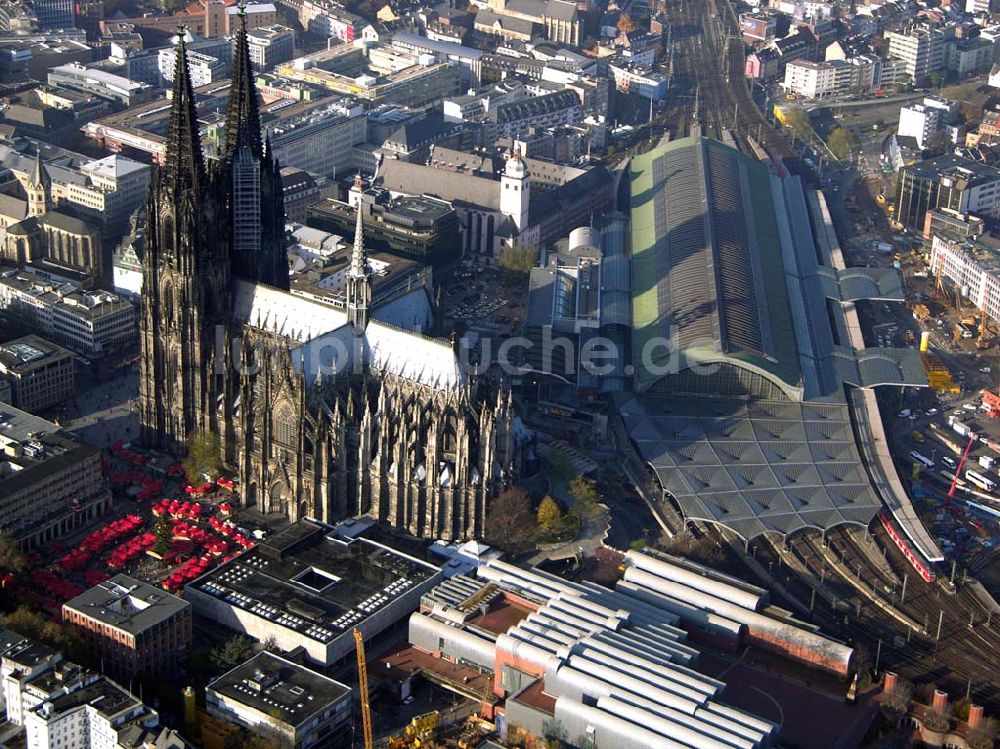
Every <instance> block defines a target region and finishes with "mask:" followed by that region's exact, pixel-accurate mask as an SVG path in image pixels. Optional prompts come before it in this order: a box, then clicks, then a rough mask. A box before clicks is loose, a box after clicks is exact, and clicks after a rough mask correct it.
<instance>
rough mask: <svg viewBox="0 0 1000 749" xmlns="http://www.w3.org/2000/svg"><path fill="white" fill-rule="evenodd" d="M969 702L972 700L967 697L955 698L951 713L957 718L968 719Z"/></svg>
mask: <svg viewBox="0 0 1000 749" xmlns="http://www.w3.org/2000/svg"><path fill="white" fill-rule="evenodd" d="M971 704H972V701H971V700H970V699H969V698H968V697H962V698H961V699H958V700H955V702H954V703H953V704H952V706H951V714H952V715H954V716H955V717H956V718H957V719H958V720H961V721H966V720H968V719H969V706H970V705H971Z"/></svg>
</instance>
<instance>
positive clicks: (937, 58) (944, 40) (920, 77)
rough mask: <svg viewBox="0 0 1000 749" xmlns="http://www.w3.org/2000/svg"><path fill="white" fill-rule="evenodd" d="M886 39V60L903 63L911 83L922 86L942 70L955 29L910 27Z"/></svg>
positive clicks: (892, 32) (887, 33) (894, 32)
mask: <svg viewBox="0 0 1000 749" xmlns="http://www.w3.org/2000/svg"><path fill="white" fill-rule="evenodd" d="M885 38H886V39H887V40H888V41H889V56H890V57H895V58H897V59H900V60H903V61H904V63H905V66H906V67H905V70H906V73H907V75H909V76H910V79H911V80H912V81H913V82H914V83H915V84H922V83H924V82H926V80H927V79H928V77H929V76H931V75H932V74H934V73H941V72H942V71H943V70H944V68H945V63H946V61H947V59H948V47H949V45H951V44H952V43H953V42H954V40H955V29H954V28H953V27H952V28H945V29H936V28H932V27H930V26H911V27H909V28H907V29H904V30H902V31H887V32H886V34H885Z"/></svg>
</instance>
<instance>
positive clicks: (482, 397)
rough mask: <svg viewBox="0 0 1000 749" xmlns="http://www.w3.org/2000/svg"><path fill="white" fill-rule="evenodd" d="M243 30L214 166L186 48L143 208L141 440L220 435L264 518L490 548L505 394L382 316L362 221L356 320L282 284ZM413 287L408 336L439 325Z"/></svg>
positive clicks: (350, 290) (509, 411)
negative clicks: (204, 142) (369, 521)
mask: <svg viewBox="0 0 1000 749" xmlns="http://www.w3.org/2000/svg"><path fill="white" fill-rule="evenodd" d="M245 24H246V19H245V17H241V20H240V24H239V28H238V31H237V34H236V37H235V41H234V44H235V49H234V73H233V81H232V90H231V95H230V103H229V112H228V117H227V122H226V125H227V126H226V145H225V149H224V151H223V153H222V156H221V158H220V159H219V160H218V161H213V162H207V161H206V160H205V159H204V157H203V155H202V149H201V142H200V134H199V131H198V120H197V114H196V111H195V101H194V95H193V91H192V86H191V79H190V75H189V71H188V67H187V53H186V50H185V48H184V42H183V40H181V41H180V42H179V47H178V55H177V73H176V75H175V76H174V89H173V99H172V105H171V106H172V115H171V124H170V130H169V133H168V139H167V145H166V149H167V150H166V162H165V164H164V166H163V167H161V168H159V169H158V170H157V173H156V175H155V178H154V180H153V184H152V186H151V189H150V194H149V198H148V201H147V205H146V226H147V230H146V243H145V249H144V254H143V257H142V263H143V290H142V309H141V317H140V326H141V337H140V341H141V356H140V422H141V434H142V440H143V442H144V443H145V444H146V445H148V446H150V447H153V448H156V449H160V450H163V451H166V452H169V453H172V454H175V455H180V454H182V453H183V452H184V449H185V445H186V444H187V443H188V441H189V440H190V439H191V438H192V436H193V435H197V434H202V433H211V434H213V435H216V437H217V441H218V443H219V445H220V451H221V453H222V458H223V461H224V463H225V464H226V465H227V466H229V467H230V468H231V469H232V470H233V471H234V472H235V473H236V474H237V475H238V478H239V481H240V499H241V502H242V503H243V504H245V505H257V506H258V508H259V509H260V510H261V511H262V512H265V513H270V512H280V513H284V514H285V515H287V516H288V517H289V518H290V519H291V520H293V521H294V520H298V519H300V518H303V517H314V518H317V519H320V520H324V521H335V520H338V519H340V518H344V517H348V516H352V515H356V514H363V513H368V514H371V515H372V516H374V517H376V518H377V519H379V520H381V521H383V522H387V523H390V524H392V525H393V526H396V527H399V528H402V529H405V530H407V531H409V532H411V533H413V534H415V535H418V536H422V537H427V538H443V539H469V538H476V537H481V536H482V535H483V533H484V528H485V522H486V511H487V505H488V502H489V500H490V498H491V496H493V495H494V494H495V493H496V492H497V491H499V490H500V489H501V488H502V487H503V486H504V485H505V484H506V483H507V482H508V481H509V480H510V479H511V477H512V474H513V471H515V470H516V468H517V463H518V459H517V456H518V446H517V444H516V435H515V429H514V413H513V407H512V403H511V398H510V393H509V392H508V391H507V390H506V389H505V388H503V387H502V386H498V385H493V386H492V387H491V386H488V385H487V384H486V383H485V382H482V381H480V380H479V379H478V378H477V377H476V376H475V374H474V373H467V372H466V371H465V369H464V368H463V367H462V366H461V362H460V361H459V359H458V356H457V355H456V352H455V350H454V348H453V346H452V345H451V344H450V343H448V342H446V341H442V340H439V339H434V338H429V337H428V336H425V335H423V334H422V333H421V332H420V331H419V330H416V331H414V330H407V329H405V328H406V325H407V323H404V322H402V320H401V319H400V320H396V319H394V314H398V313H396V312H395V311H394V310H393V309H389V308H388V307H389V306H390V305H387V307H386V308H384V309H379V308H377V307H374V308H373V306H372V288H371V287H372V274H371V270H370V268H369V265H368V258H367V255H366V253H365V250H364V237H363V235H362V229H361V221H360V220H358V222H357V229H356V235H355V242H354V250H353V256H352V261H351V264H350V268H349V270H348V271H347V272H348V277H347V283H346V286H347V309H346V312H345V311H344V310H339V309H336V308H332V307H329V306H327V305H324V304H323V303H321V302H316V301H313V300H308V299H305V298H303V297H301V296H296V295H293V294H291V293H290V292H289V291H288V288H289V279H288V261H287V254H286V245H285V228H284V207H283V201H282V188H281V179H280V169H279V165H278V163H277V161H276V159H274V157H273V154H272V153H271V149H270V148H269V144H268V143H267V142H265V141H263V140H262V137H261V128H260V120H259V114H258V102H257V91H256V87H255V83H254V77H253V71H252V67H251V63H250V56H249V52H248V47H247V38H246V25H245ZM359 219H360V214H359ZM414 293H415V294H421V295H423V297H422V298H421V299H417V298H414V299H413V300H407V305H406V309H407V318H406V320H407V321H408V323H409V324H410V325H411V326H412V320H413V315H414V313H413V310H414V309H422V307H421V305H423V307H427V309H428V314H427V319H428V321H429V320H430V319H431V315H430V311H429V300H427V298H426V296H427V295H426V292H425V291H424V290H422V289H421V290H419V291H416V292H414ZM331 351H333V352H335V353H337V354H338V356H339V359H338V360H337V361H336V362H333V360H332V359H331V360H330V361H327V360H326V359H324V357H329V356H330V353H329V352H331Z"/></svg>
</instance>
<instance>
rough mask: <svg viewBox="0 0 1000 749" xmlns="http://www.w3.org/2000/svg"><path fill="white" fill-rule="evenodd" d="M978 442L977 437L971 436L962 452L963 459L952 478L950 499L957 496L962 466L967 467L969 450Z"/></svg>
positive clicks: (949, 492) (949, 491)
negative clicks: (956, 489) (956, 491)
mask: <svg viewBox="0 0 1000 749" xmlns="http://www.w3.org/2000/svg"><path fill="white" fill-rule="evenodd" d="M976 440H977V437H976V435H974V434H973V435H970V436H969V444H967V445H966V446H965V450H964V451H963V452H962V459H961V460H959V461H958V466H957V467H956V468H955V475H954V476H952V477H951V488H950V489H949V490H948V499H952V498H953V497H954V496H955V487H956V486H957V485H958V477H959V476H960V475H961V473H962V466H964V465H965V459H966V458H968V457H969V450H971V449H972V446H973V445H974V444H976Z"/></svg>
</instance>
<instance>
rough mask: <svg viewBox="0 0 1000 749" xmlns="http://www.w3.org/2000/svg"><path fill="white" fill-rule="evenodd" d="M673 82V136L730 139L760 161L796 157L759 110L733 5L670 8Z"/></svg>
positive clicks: (700, 1) (668, 113) (716, 0)
mask: <svg viewBox="0 0 1000 749" xmlns="http://www.w3.org/2000/svg"><path fill="white" fill-rule="evenodd" d="M667 15H668V17H669V20H670V24H671V37H672V48H673V49H672V51H671V54H672V55H673V60H672V62H673V77H672V80H671V93H670V96H669V97H668V99H669V100H668V104H667V108H666V110H665V115H664V117H665V119H666V122H667V127H666V129H667V132H669V134H670V136H671V138H679V137H683V136H686V135H690V134H692V133H694V132H699V133H701V134H702V135H706V136H708V137H712V138H717V139H719V140H727V139H729V138H730V137H731V138H732V140H733V141H734V142H735V144H736V145H737V147H738V148H740V149H741V150H743V151H745V152H746V153H749V154H751V155H753V156H755V157H757V158H761V157H762V156H764V155H769V156H770V157H772V158H783V157H786V156H791V155H792V150H791V147H790V146H789V145H788V143H787V142H786V141H785V138H784V136H782V135H781V134H780V133H778V132H776V131H775V130H774V129H773V128H772V127H771V125H770V123H768V122H767V119H766V118H765V117H764V115H763V114H762V113H761V112H760V110H759V109H758V107H757V105H756V103H755V102H754V100H753V98H752V97H751V96H750V92H749V90H748V88H747V82H746V78H745V76H744V65H745V51H744V46H743V41H742V37H740V35H739V27H738V23H737V19H736V15H735V13H734V12H733V9H732V6H731V5H730V4H729V3H728V2H727V0H707V2H706V0H678V2H676V3H671V4H670V5H669V7H668V11H667Z"/></svg>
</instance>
